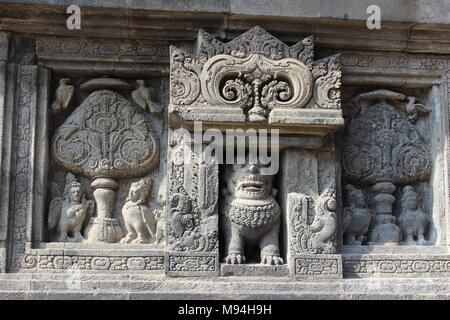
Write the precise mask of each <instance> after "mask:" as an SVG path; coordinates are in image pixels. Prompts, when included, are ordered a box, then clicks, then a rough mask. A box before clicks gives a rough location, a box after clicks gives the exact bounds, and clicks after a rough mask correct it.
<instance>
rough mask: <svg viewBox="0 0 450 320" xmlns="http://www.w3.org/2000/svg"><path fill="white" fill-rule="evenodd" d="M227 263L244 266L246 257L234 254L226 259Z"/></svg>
mask: <svg viewBox="0 0 450 320" xmlns="http://www.w3.org/2000/svg"><path fill="white" fill-rule="evenodd" d="M225 262H226V263H227V264H243V263H245V257H244V255H243V254H240V253H232V254H229V255H228V256H227V257H226V259H225Z"/></svg>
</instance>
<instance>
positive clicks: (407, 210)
mask: <svg viewBox="0 0 450 320" xmlns="http://www.w3.org/2000/svg"><path fill="white" fill-rule="evenodd" d="M399 224H400V228H401V230H402V235H403V240H402V243H403V244H408V245H414V244H419V245H426V244H427V240H426V239H425V233H426V231H427V228H428V225H429V224H430V218H429V217H428V215H427V214H425V212H423V211H422V210H421V209H420V207H419V198H418V196H417V193H416V192H415V191H414V187H412V186H409V185H408V186H406V187H404V188H403V196H402V213H401V215H400V217H399Z"/></svg>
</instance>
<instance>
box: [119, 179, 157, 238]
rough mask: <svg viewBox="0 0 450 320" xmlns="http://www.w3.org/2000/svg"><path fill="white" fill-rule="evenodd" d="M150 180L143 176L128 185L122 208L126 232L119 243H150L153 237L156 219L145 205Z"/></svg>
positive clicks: (150, 185)
mask: <svg viewBox="0 0 450 320" xmlns="http://www.w3.org/2000/svg"><path fill="white" fill-rule="evenodd" d="M151 188H152V180H151V179H150V178H144V179H141V180H139V181H137V182H134V183H132V184H131V186H130V190H129V193H128V197H127V199H126V202H125V204H124V205H123V208H122V216H123V220H124V222H125V227H126V229H127V234H126V235H125V237H124V238H122V239H121V240H120V243H150V241H151V240H152V239H155V238H156V236H155V231H156V230H155V229H156V219H155V217H154V214H153V213H152V212H151V211H150V208H149V207H148V206H147V205H146V202H147V201H148V197H149V195H150V191H151Z"/></svg>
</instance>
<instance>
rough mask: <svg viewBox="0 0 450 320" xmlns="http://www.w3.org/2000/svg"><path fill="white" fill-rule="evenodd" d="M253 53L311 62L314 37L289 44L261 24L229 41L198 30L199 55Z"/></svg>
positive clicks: (239, 55)
mask: <svg viewBox="0 0 450 320" xmlns="http://www.w3.org/2000/svg"><path fill="white" fill-rule="evenodd" d="M252 53H261V54H263V55H265V56H266V57H268V58H270V59H272V60H280V59H284V58H293V59H297V60H300V61H301V62H303V63H304V64H310V63H311V62H312V61H313V58H314V37H313V36H309V37H307V38H305V39H303V40H302V41H300V42H298V43H296V44H294V45H293V46H288V45H287V44H285V43H284V42H282V41H280V40H278V39H277V38H275V37H274V36H272V35H271V34H270V33H268V32H267V31H266V30H264V29H263V28H261V27H260V26H255V27H253V28H251V29H250V30H248V31H246V32H245V33H243V34H242V35H240V36H238V37H237V38H235V39H233V40H231V41H230V42H228V43H224V42H222V41H220V40H217V39H215V38H214V37H213V36H212V35H210V34H209V33H207V32H206V31H204V30H202V29H200V31H199V32H198V39H197V55H198V56H200V57H206V58H208V59H209V58H212V57H213V56H215V55H218V54H229V55H232V56H234V57H239V58H245V57H248V56H249V55H251V54H252Z"/></svg>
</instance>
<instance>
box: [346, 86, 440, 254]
mask: <svg viewBox="0 0 450 320" xmlns="http://www.w3.org/2000/svg"><path fill="white" fill-rule="evenodd" d="M349 104H350V105H351V108H352V109H353V110H352V116H351V119H350V121H349V123H348V125H347V127H346V129H345V133H344V137H343V142H342V165H343V169H344V170H343V171H344V178H345V180H346V181H348V182H349V183H350V185H348V186H347V187H346V188H345V189H344V193H345V194H346V197H347V199H348V204H347V207H346V208H345V210H344V223H345V233H344V239H345V244H361V243H363V244H400V243H402V244H409V245H410V244H421V245H424V244H428V242H427V240H426V239H425V235H426V234H428V232H429V229H428V228H429V226H430V216H429V214H428V213H425V212H423V211H422V209H421V206H422V204H421V202H422V201H423V200H424V199H422V198H421V197H420V196H419V195H418V193H416V191H415V190H414V189H415V188H414V186H412V185H418V184H420V183H423V182H427V181H428V179H429V178H430V174H431V170H432V159H431V154H430V149H429V144H427V143H426V140H425V137H423V136H422V135H421V133H420V132H419V130H418V128H417V126H416V122H417V120H418V118H419V117H427V116H428V114H429V113H430V112H431V109H430V108H428V107H427V106H425V105H423V104H421V103H418V102H417V101H416V98H415V97H411V96H406V95H404V94H402V93H398V92H394V91H390V90H384V89H382V90H375V91H371V92H366V93H362V94H359V95H357V96H355V97H354V98H352V99H351V100H350V102H349ZM357 185H358V186H360V187H361V188H358V187H357ZM362 190H365V191H364V192H363V191H362ZM396 191H397V192H396ZM367 203H369V204H370V205H369V206H368V205H367ZM396 203H401V206H397V205H396ZM397 207H401V213H400V214H398V213H396V212H394V209H395V208H397Z"/></svg>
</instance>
